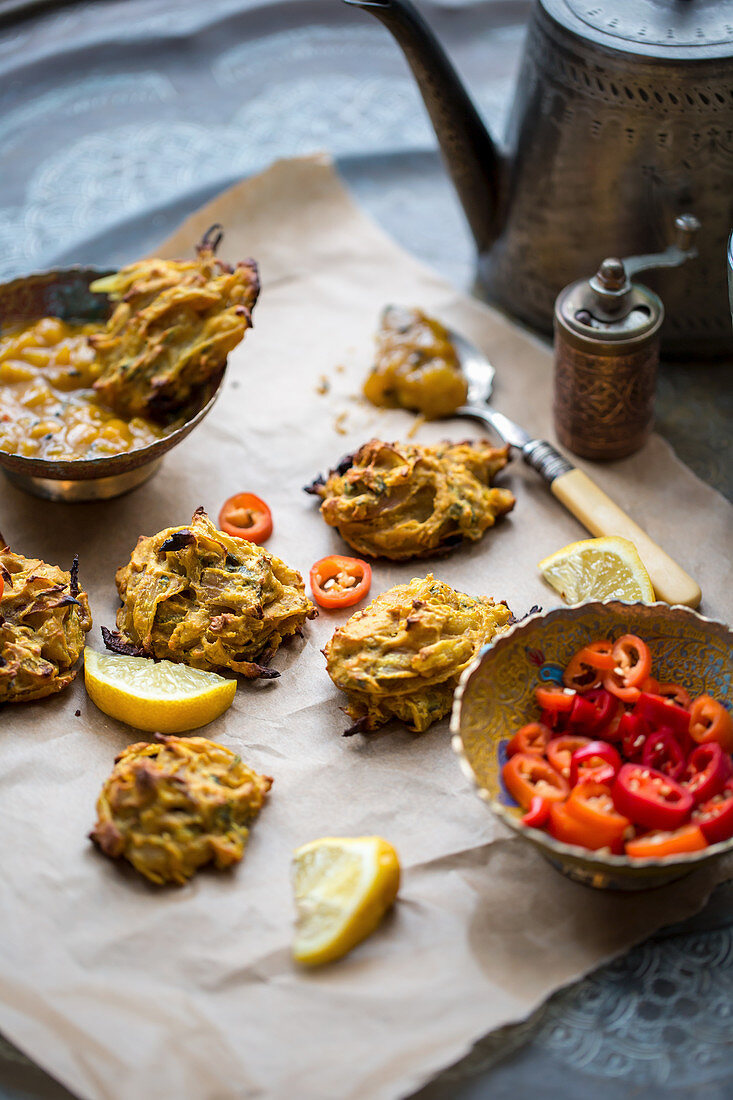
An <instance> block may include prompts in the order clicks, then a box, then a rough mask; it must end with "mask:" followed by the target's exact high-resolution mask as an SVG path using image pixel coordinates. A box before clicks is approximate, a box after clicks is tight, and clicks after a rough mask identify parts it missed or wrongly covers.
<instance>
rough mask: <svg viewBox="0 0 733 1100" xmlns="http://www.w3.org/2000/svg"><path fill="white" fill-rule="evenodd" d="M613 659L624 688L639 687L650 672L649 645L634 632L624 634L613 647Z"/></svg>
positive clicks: (650, 656)
mask: <svg viewBox="0 0 733 1100" xmlns="http://www.w3.org/2000/svg"><path fill="white" fill-rule="evenodd" d="M613 659H614V662H615V666H614V667H615V668H616V669H618V670H619V673H618V675H619V676H621V677H623V686H624V687H625V688H630V687H639V686H640V685H641V684H642V683H643V682H644V680H645V679H646V678H647V676H648V675H649V674H650V672H651V668H652V655H651V653H650V652H649V646H648V645H647V644H646V642H643V641H642V640H641V638H637V636H636V634H624V635H623V636H622V637H621V638H619V639H618V641H617V642H616V644H615V646H614V647H613Z"/></svg>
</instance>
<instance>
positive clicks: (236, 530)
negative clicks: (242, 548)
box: [219, 493, 272, 543]
mask: <svg viewBox="0 0 733 1100" xmlns="http://www.w3.org/2000/svg"><path fill="white" fill-rule="evenodd" d="M219 527H220V528H221V530H222V531H225V532H226V534H227V535H233V536H234V537H235V538H238V539H246V540H247V542H257V543H261V542H265V540H266V539H269V537H270V535H271V534H272V512H271V511H270V509H269V508H268V507H267V505H266V504H265V502H264V500H260V498H259V497H256V496H255V495H254V493H236V494H235V495H234V496H233V497H229V500H226V501H225V502H224V504H223V505H222V508H221V511H220V512H219Z"/></svg>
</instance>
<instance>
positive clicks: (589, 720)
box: [568, 695, 598, 733]
mask: <svg viewBox="0 0 733 1100" xmlns="http://www.w3.org/2000/svg"><path fill="white" fill-rule="evenodd" d="M597 719H598V711H597V709H596V707H595V706H594V705H593V703H591V701H590V700H589V699H587V698H586V696H585V695H576V696H575V699H574V700H573V709H572V710H571V711H570V714H569V715H568V726H570V728H571V729H576V730H581V729H584V730H585V731H586V732H588V733H590V732H591V730H593V729H595V727H596V722H597Z"/></svg>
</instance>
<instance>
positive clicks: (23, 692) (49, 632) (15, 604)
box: [0, 542, 92, 703]
mask: <svg viewBox="0 0 733 1100" xmlns="http://www.w3.org/2000/svg"><path fill="white" fill-rule="evenodd" d="M77 568H78V567H77V562H76V559H75V560H74V565H73V567H72V570H71V572H70V573H67V572H66V570H64V569H59V567H58V566H56V565H47V564H46V562H45V561H40V560H39V559H38V558H24V557H22V555H20V554H13V553H11V551H10V550H9V549H8V548H7V546H6V547H4V548H3V546H2V542H0V577H2V580H3V584H4V588H3V593H2V597H0V703H25V702H27V701H28V700H30V699H43V697H44V696H46V695H53V694H54V693H55V692H57V691H63V689H64V688H65V687H68V685H69V684H70V683H71V681H72V680H73V679H74V677H75V676H76V669H75V668H74V665H75V664H76V662H77V661H78V659H79V657H80V656H81V653H82V650H83V649H84V635H85V633H86V632H87V631H88V630H91V627H92V616H91V614H90V611H89V600H88V598H87V594H86V592H82V591H80V589H79V585H78V581H77Z"/></svg>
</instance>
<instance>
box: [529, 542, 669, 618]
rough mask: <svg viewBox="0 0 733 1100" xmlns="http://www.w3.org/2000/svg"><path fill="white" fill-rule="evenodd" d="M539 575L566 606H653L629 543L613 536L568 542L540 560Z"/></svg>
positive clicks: (639, 562)
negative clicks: (609, 602) (629, 602)
mask: <svg viewBox="0 0 733 1100" xmlns="http://www.w3.org/2000/svg"><path fill="white" fill-rule="evenodd" d="M538 569H539V570H540V572H541V573H542V576H543V577H544V579H545V580H546V581H547V583H548V584H551V585H552V587H553V588H554V589H555V590H556V591H557V592H559V593H560V595H561V596H562V598H563V599H564V600H565V602H566V603H583V602H585V601H587V600H639V601H641V602H642V603H653V602H654V600H655V598H656V597H655V595H654V589H653V588H652V582H651V581H650V580H649V574H648V573H647V571H646V569H645V568H644V563H643V562H642V560H641V558H640V557H639V552H638V550H637V549H636V547H635V546H634V544H633V542H630V541H629V540H628V539H622V538H619V537H618V536H617V535H610V536H605V537H603V538H598V539H584V540H583V541H582V542H571V543H570V545H569V546H564V547H563V548H562V550H557V551H556V552H555V553H554V554H550V556H549V558H543V559H542V561H541V562H540V563H539V565H538Z"/></svg>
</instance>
